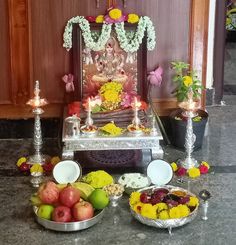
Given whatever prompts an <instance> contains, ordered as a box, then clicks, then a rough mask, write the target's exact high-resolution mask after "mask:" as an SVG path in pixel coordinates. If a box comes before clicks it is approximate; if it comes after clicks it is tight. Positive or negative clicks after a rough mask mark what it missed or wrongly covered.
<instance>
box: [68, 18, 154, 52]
mask: <svg viewBox="0 0 236 245" xmlns="http://www.w3.org/2000/svg"><path fill="white" fill-rule="evenodd" d="M74 23H78V24H79V26H80V28H81V30H82V35H83V38H84V42H85V44H86V46H87V47H88V48H90V49H91V50H93V51H99V50H102V49H104V47H105V44H106V43H107V41H108V39H109V37H110V35H111V28H112V24H105V23H104V24H103V25H102V31H101V35H100V36H99V38H98V40H97V42H95V41H94V40H93V37H92V34H91V29H90V25H89V22H88V21H87V20H86V19H85V18H84V17H83V16H76V17H73V18H71V19H70V20H69V21H68V22H67V25H66V27H65V31H64V34H63V39H64V44H63V47H65V48H66V49H67V51H69V50H70V49H71V48H72V27H73V24H74ZM145 30H147V49H148V50H153V49H154V48H155V45H156V33H155V29H154V26H153V23H152V21H151V19H150V18H149V17H147V16H144V17H140V20H139V22H138V26H137V30H136V32H135V34H134V37H133V38H132V39H128V37H127V36H128V35H127V33H126V31H125V29H124V22H121V23H115V31H116V34H117V38H118V41H119V44H120V47H121V48H122V49H123V50H124V51H126V52H131V53H132V52H136V51H137V50H138V49H139V46H140V44H141V43H142V40H143V37H144V33H145Z"/></svg>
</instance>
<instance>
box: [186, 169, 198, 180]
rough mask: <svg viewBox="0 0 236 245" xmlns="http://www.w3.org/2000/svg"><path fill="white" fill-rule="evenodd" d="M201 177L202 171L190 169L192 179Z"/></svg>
mask: <svg viewBox="0 0 236 245" xmlns="http://www.w3.org/2000/svg"><path fill="white" fill-rule="evenodd" d="M200 175H201V173H200V170H199V169H198V168H190V169H189V170H188V176H189V177H190V178H197V177H199V176H200Z"/></svg>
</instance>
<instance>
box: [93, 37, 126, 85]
mask: <svg viewBox="0 0 236 245" xmlns="http://www.w3.org/2000/svg"><path fill="white" fill-rule="evenodd" d="M124 59H125V58H124V55H123V54H121V53H119V52H117V51H116V41H115V39H114V37H111V38H110V39H109V40H108V42H107V43H106V45H105V52H103V53H102V54H101V55H98V54H97V55H96V56H95V58H94V62H95V65H96V68H97V71H98V72H99V74H96V75H93V77H92V80H93V81H95V82H99V83H102V84H103V83H106V82H109V81H116V82H121V83H125V82H126V80H127V78H128V77H127V75H126V74H125V71H124V69H123V67H124Z"/></svg>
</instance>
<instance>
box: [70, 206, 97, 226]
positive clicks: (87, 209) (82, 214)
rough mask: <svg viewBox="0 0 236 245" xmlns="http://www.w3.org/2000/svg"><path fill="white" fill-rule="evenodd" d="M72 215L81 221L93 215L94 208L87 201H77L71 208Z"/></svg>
mask: <svg viewBox="0 0 236 245" xmlns="http://www.w3.org/2000/svg"><path fill="white" fill-rule="evenodd" d="M72 213H73V217H74V219H75V220H76V221H82V220H86V219H90V218H92V217H93V214H94V209H93V206H92V204H91V203H89V202H85V201H82V202H77V203H76V204H75V205H74V207H73V208H72Z"/></svg>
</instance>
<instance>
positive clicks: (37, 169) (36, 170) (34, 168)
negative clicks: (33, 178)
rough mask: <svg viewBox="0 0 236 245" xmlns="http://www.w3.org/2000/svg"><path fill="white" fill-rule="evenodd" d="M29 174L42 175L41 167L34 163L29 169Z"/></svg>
mask: <svg viewBox="0 0 236 245" xmlns="http://www.w3.org/2000/svg"><path fill="white" fill-rule="evenodd" d="M30 173H43V167H42V166H41V165H40V164H39V163H35V164H33V166H32V167H31V168H30Z"/></svg>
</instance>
